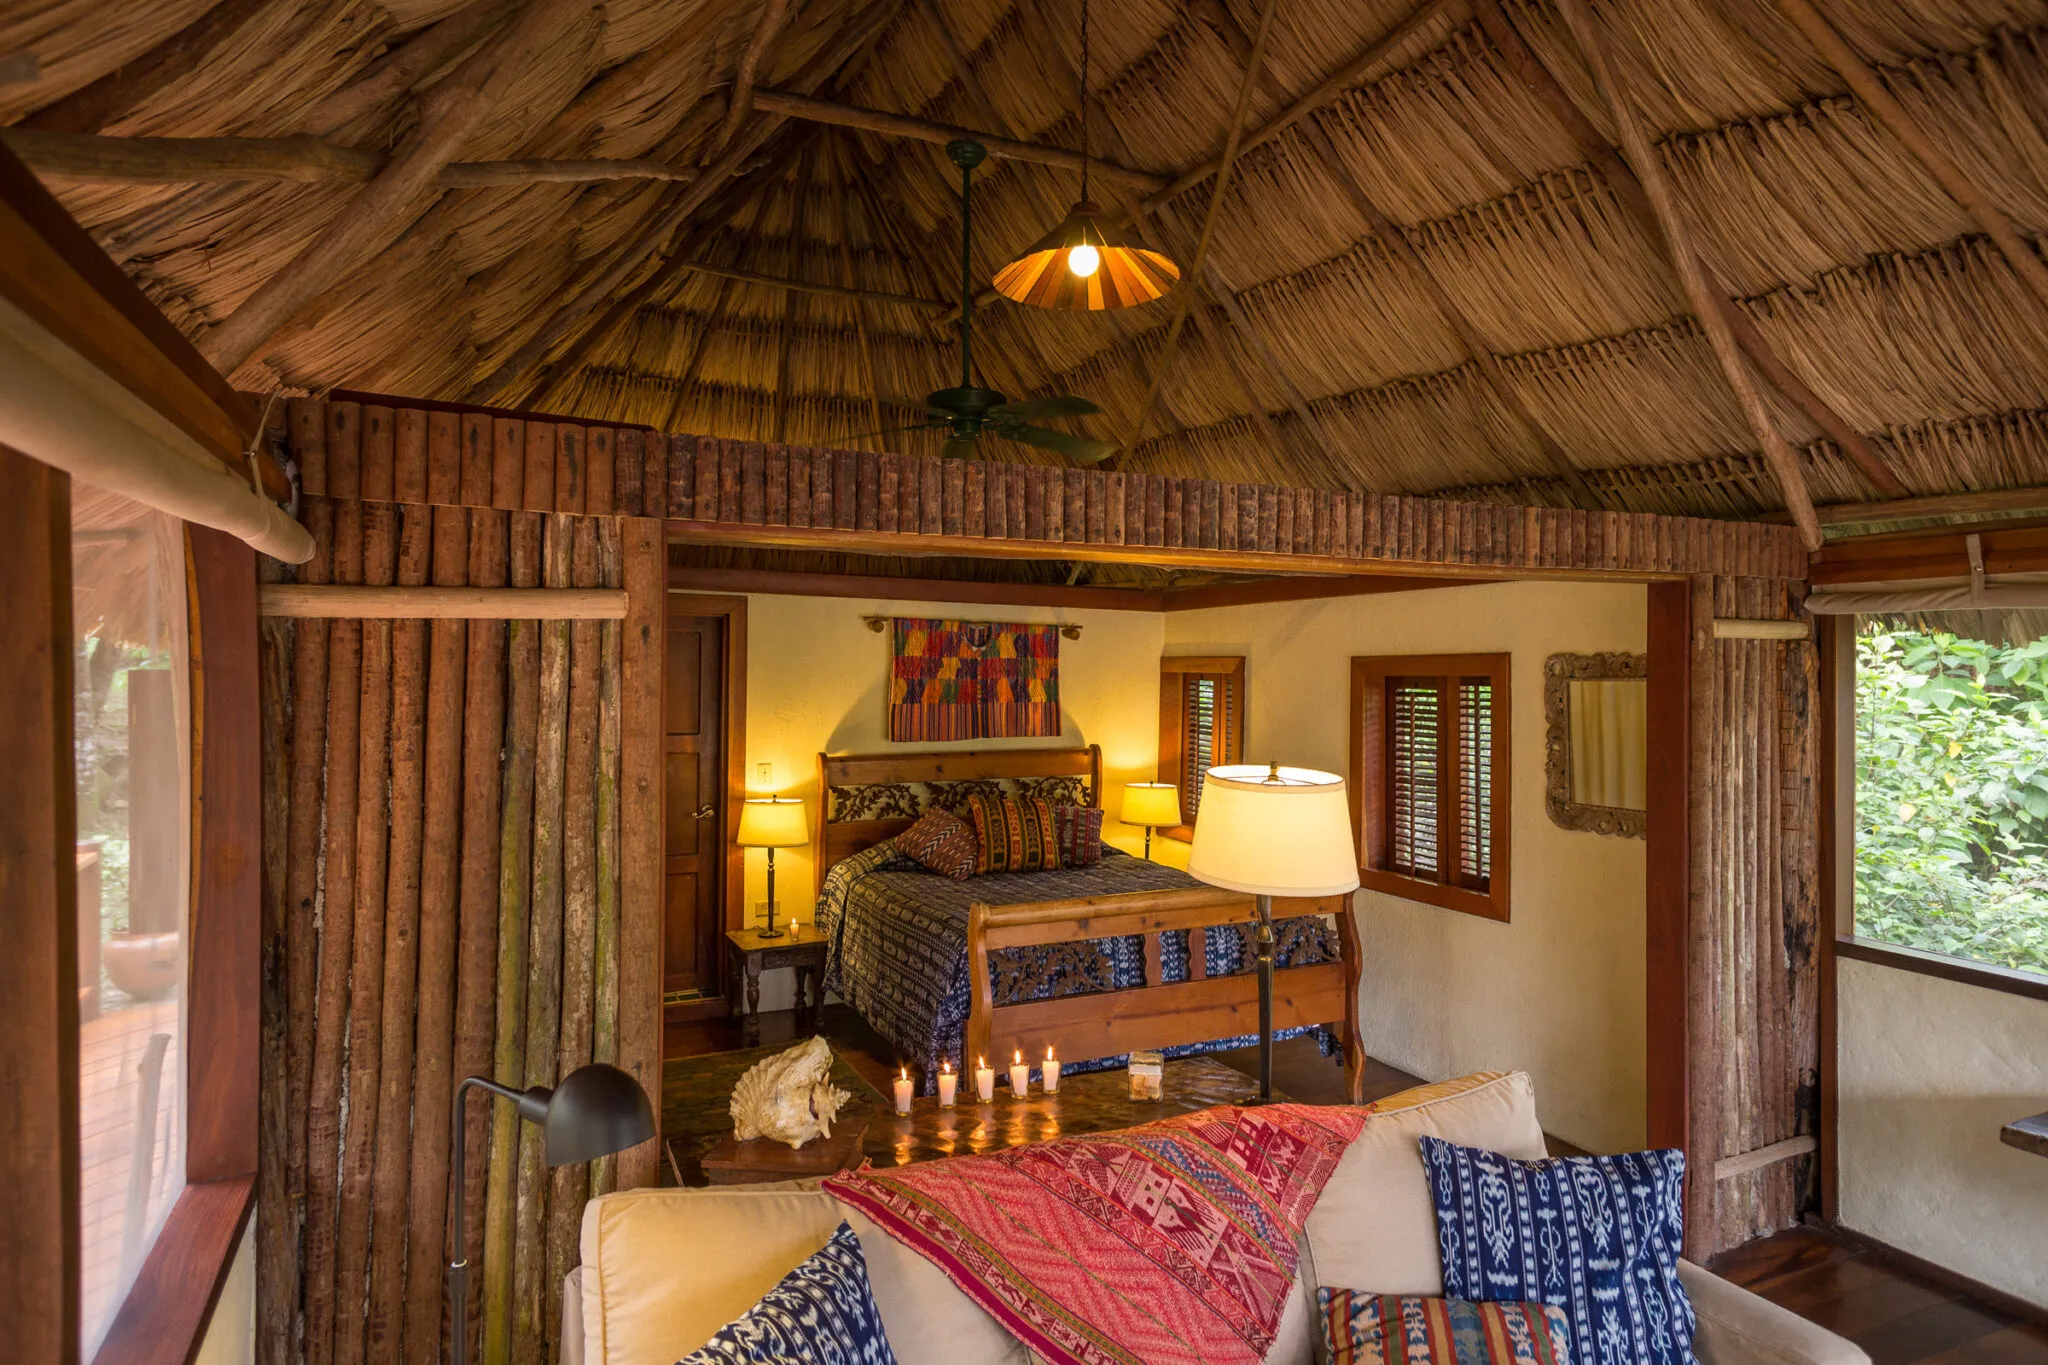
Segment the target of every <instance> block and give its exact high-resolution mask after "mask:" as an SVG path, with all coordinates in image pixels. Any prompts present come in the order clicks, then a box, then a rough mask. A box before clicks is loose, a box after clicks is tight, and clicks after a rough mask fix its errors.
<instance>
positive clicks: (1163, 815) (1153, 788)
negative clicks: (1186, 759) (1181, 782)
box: [1124, 782, 1180, 827]
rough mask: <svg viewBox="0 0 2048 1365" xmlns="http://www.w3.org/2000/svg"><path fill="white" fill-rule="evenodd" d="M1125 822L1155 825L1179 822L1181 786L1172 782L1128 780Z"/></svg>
mask: <svg viewBox="0 0 2048 1365" xmlns="http://www.w3.org/2000/svg"><path fill="white" fill-rule="evenodd" d="M1124 823H1125V824H1127V825H1150V826H1155V827H1156V826H1160V825H1177V824H1179V823H1180V788H1179V787H1176V786H1174V785H1173V783H1171V782H1126V783H1125V784H1124Z"/></svg>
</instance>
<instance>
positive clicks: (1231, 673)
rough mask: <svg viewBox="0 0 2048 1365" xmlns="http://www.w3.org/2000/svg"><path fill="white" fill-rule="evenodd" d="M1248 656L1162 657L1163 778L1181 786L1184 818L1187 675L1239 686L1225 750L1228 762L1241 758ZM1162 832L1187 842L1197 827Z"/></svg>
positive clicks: (1160, 774) (1160, 745)
mask: <svg viewBox="0 0 2048 1365" xmlns="http://www.w3.org/2000/svg"><path fill="white" fill-rule="evenodd" d="M1244 660H1245V656H1244V655H1242V654H1182V655H1169V656H1167V657H1164V658H1162V659H1160V661H1159V780H1160V781H1161V782H1171V783H1173V784H1174V785H1175V786H1177V787H1179V788H1180V792H1181V800H1182V802H1183V804H1182V806H1181V815H1182V818H1183V820H1185V818H1186V815H1187V806H1186V804H1185V802H1186V799H1187V791H1188V783H1187V781H1186V777H1187V775H1186V773H1185V772H1183V771H1182V769H1183V768H1184V767H1185V765H1186V763H1187V715H1186V706H1185V702H1186V690H1187V677H1188V675H1189V674H1191V673H1192V674H1201V675H1209V676H1214V677H1219V678H1222V679H1223V680H1224V681H1225V683H1226V684H1227V685H1228V686H1230V687H1231V688H1234V689H1235V691H1236V696H1237V704H1236V705H1235V706H1233V707H1231V709H1230V724H1229V728H1228V729H1227V730H1226V732H1225V734H1224V745H1223V750H1224V753H1225V755H1226V756H1227V761H1228V762H1232V763H1236V762H1241V761H1242V760H1243V758H1244V712H1245V702H1246V692H1245V666H1244ZM1159 835H1160V837H1161V838H1164V839H1178V840H1180V841H1181V842H1182V843H1186V842H1188V841H1190V840H1192V839H1193V838H1194V837H1195V827H1194V826H1193V825H1192V824H1187V823H1182V824H1178V825H1172V826H1168V827H1164V828H1162V829H1160V830H1159Z"/></svg>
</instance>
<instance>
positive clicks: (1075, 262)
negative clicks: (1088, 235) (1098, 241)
mask: <svg viewBox="0 0 2048 1365" xmlns="http://www.w3.org/2000/svg"><path fill="white" fill-rule="evenodd" d="M1101 266H1102V253H1101V252H1099V251H1097V250H1096V249H1095V248H1094V247H1092V246H1090V245H1089V244H1088V243H1086V242H1083V243H1081V245H1079V246H1077V247H1075V248H1074V249H1073V250H1072V251H1069V252H1068V253H1067V269H1069V270H1071V271H1073V272H1074V273H1075V274H1076V275H1079V276H1080V277H1081V278H1082V279H1084V280H1085V279H1087V278H1088V277H1089V276H1090V275H1093V274H1094V273H1095V272H1096V271H1097V270H1098V269H1100V268H1101Z"/></svg>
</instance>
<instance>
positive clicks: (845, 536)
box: [305, 402, 1806, 579]
mask: <svg viewBox="0 0 2048 1365" xmlns="http://www.w3.org/2000/svg"><path fill="white" fill-rule="evenodd" d="M305 406H306V407H307V408H308V409H309V410H310V409H313V408H324V409H326V410H328V411H329V412H331V413H336V414H339V413H353V414H354V415H353V416H351V417H349V418H348V419H347V420H353V421H357V422H360V421H361V420H362V418H361V416H360V413H362V412H367V411H373V410H375V411H383V410H384V409H373V408H371V407H369V406H367V405H359V404H357V403H353V402H335V403H332V404H317V403H311V402H308V403H307V404H305ZM397 411H398V412H399V413H400V414H401V417H403V415H404V414H406V413H409V412H410V413H414V418H413V419H408V420H417V421H419V422H421V423H422V424H424V425H425V427H426V428H428V429H430V430H444V431H445V432H447V433H451V436H450V439H454V440H456V441H458V442H459V446H460V462H461V470H462V477H461V478H460V479H459V480H454V479H450V480H445V481H442V482H441V483H439V484H437V485H435V486H426V485H425V484H422V483H421V482H420V477H421V476H420V475H418V474H415V475H414V476H413V481H412V483H411V484H409V485H408V486H407V487H406V488H405V489H404V490H402V491H401V492H400V493H399V494H398V498H399V500H400V501H423V502H428V503H436V504H446V505H458V506H469V507H496V508H500V509H506V510H510V509H524V510H527V511H535V512H571V513H581V512H586V511H588V512H592V513H601V514H607V515H617V516H624V517H652V518H660V519H663V520H666V521H668V522H669V523H671V525H672V527H673V529H674V530H675V532H676V534H677V535H678V536H679V537H681V538H684V539H704V540H726V541H745V542H746V543H751V544H764V545H765V544H780V545H791V546H806V547H811V548H819V549H832V548H844V549H858V548H862V547H864V546H870V545H872V544H873V542H874V540H875V538H877V537H892V538H913V537H914V538H915V541H916V542H917V543H915V544H912V543H909V542H908V541H906V542H905V543H904V544H903V545H902V546H901V548H903V549H912V550H915V551H920V552H923V551H930V552H937V553H944V554H954V555H973V554H1009V555H1019V554H1030V553H1034V552H1041V551H1042V552H1043V553H1045V554H1049V555H1053V556H1057V557H1066V558H1072V557H1075V556H1074V555H1073V549H1074V547H1076V546H1082V545H1085V546H1088V547H1090V550H1091V551H1092V552H1093V553H1094V554H1095V555H1097V556H1098V557H1113V558H1122V559H1131V560H1138V561H1156V562H1160V563H1185V562H1199V563H1210V564H1219V565H1227V564H1240V565H1242V567H1244V568H1246V569H1257V568H1259V567H1261V566H1262V564H1263V565H1264V566H1266V567H1272V568H1288V569H1296V570H1305V571H1318V570H1320V571H1322V572H1330V571H1332V570H1336V569H1342V568H1344V567H1346V566H1348V567H1350V568H1352V569H1354V570H1355V569H1356V568H1358V567H1359V566H1360V565H1362V564H1366V563H1385V564H1386V565H1387V567H1388V568H1390V569H1391V568H1395V567H1397V566H1424V565H1427V566H1438V567H1446V568H1449V567H1465V568H1481V569H1485V568H1492V569H1496V570H1538V571H1540V570H1545V569H1555V570H1562V571H1571V572H1593V573H1599V572H1609V573H1622V574H1644V573H1660V574H1670V573H1685V574H1699V573H1705V574H1719V575H1725V576H1743V577H1756V578H1795V579H1803V578H1804V577H1805V576H1806V552H1805V550H1804V549H1803V548H1802V546H1801V544H1800V542H1799V537H1798V534H1797V533H1796V532H1795V531H1793V530H1792V529H1791V528H1789V527H1783V526H1767V525H1764V524H1762V523H1759V522H1735V521H1706V520H1701V519H1697V518H1690V517H1664V516H1653V515H1650V514H1648V513H1640V512H1592V511H1582V510H1578V509H1571V508H1555V507H1552V508H1533V507H1532V508H1524V507H1507V506H1502V505H1497V504H1493V503H1467V502H1447V501H1443V500H1441V499H1435V498H1416V497H1406V496H1400V495H1393V494H1388V495H1380V494H1373V493H1348V492H1333V491H1330V490H1327V489H1310V488H1287V487H1280V486H1276V485H1272V484H1249V483H1228V482H1222V481H1219V480H1216V479H1195V478H1175V477H1167V476H1161V475H1151V474H1138V473H1126V472H1124V471H1121V470H1101V469H1094V470H1088V469H1064V468H1060V467H1057V466H1051V465H1023V464H998V463H983V462H972V463H962V462H959V461H947V460H942V459H938V458H934V457H927V456H912V455H895V454H886V453H877V452H875V451H871V450H831V449H826V448H824V447H813V446H795V445H781V444H767V443H763V442H759V441H733V440H723V439H720V438H718V437H713V436H690V435H663V434H660V433H658V432H653V431H648V430H645V429H641V428H631V427H607V426H591V425H587V424H583V423H578V422H550V421H543V420H540V419H529V420H522V419H517V418H508V417H502V416H496V415H493V414H490V413H487V412H482V411H474V410H472V411H446V410H437V411H433V412H425V413H420V412H416V410H413V409H407V408H404V407H402V406H400V407H398V408H397ZM330 420H339V419H334V418H330ZM427 467H428V468H432V467H433V466H432V461H428V466H427ZM415 495H417V496H415ZM962 541H967V542H981V545H980V547H979V548H978V549H977V548H976V547H975V546H973V545H970V544H962V543H960V542H962ZM877 548H878V549H886V548H887V547H877ZM1153 550H1156V551H1160V552H1161V553H1159V554H1156V555H1153V554H1147V553H1146V552H1147V551H1153ZM1084 557H1085V556H1084ZM1258 557H1264V559H1263V560H1261V559H1260V558H1258Z"/></svg>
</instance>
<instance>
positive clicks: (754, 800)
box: [740, 796, 811, 848]
mask: <svg viewBox="0 0 2048 1365" xmlns="http://www.w3.org/2000/svg"><path fill="white" fill-rule="evenodd" d="M810 841H811V825H810V821H809V820H807V819H805V818H804V803H803V800H802V798H800V797H795V796H750V797H748V798H747V800H746V804H745V805H743V806H741V807H740V846H741V847H742V848H796V847H798V846H800V845H803V844H808V843H809V842H810Z"/></svg>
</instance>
